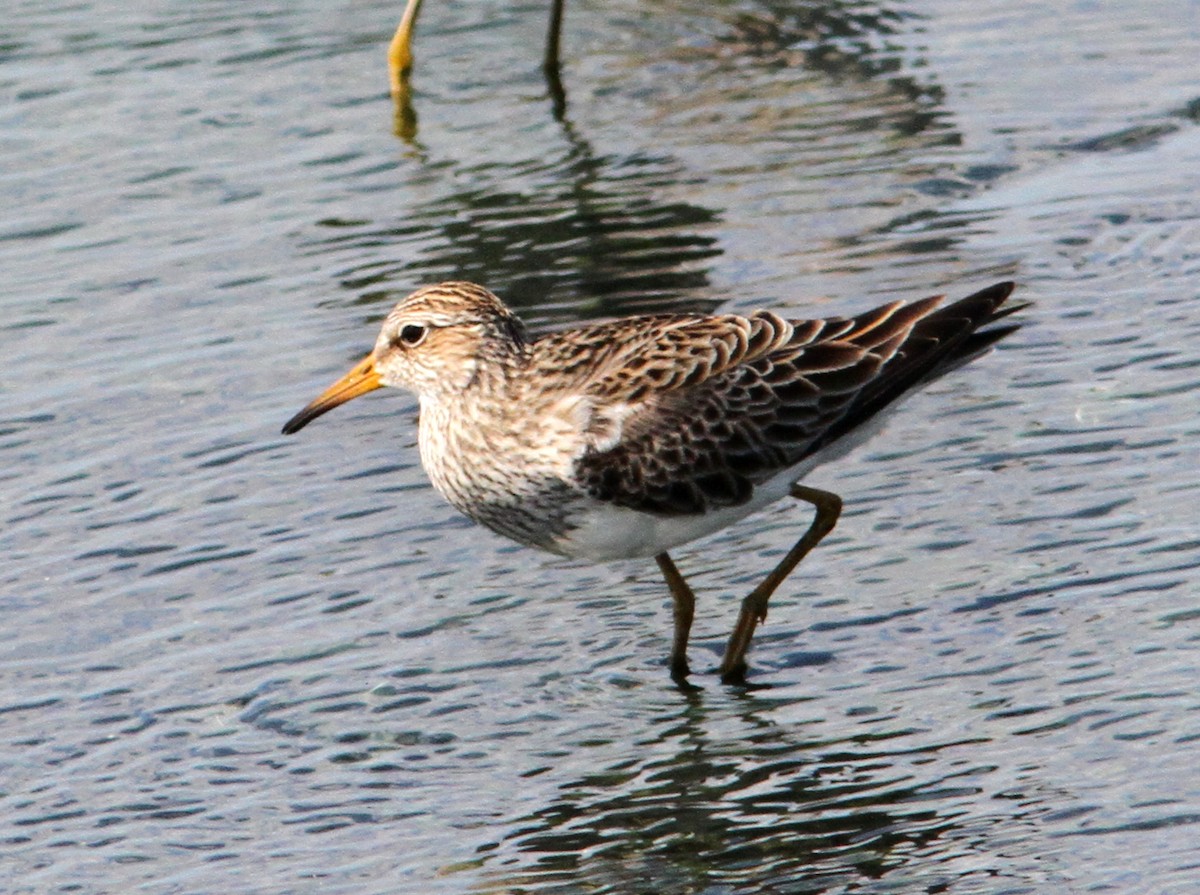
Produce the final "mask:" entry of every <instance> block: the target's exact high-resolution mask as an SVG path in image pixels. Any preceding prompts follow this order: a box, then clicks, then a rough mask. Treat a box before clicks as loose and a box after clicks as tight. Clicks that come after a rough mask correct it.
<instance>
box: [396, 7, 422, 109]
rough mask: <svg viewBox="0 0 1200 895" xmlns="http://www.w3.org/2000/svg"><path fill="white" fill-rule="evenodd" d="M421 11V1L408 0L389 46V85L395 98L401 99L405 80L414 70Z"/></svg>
mask: <svg viewBox="0 0 1200 895" xmlns="http://www.w3.org/2000/svg"><path fill="white" fill-rule="evenodd" d="M420 11H421V0H408V2H407V4H406V5H405V7H404V15H403V16H401V17H400V24H399V25H398V26H397V27H396V33H395V34H394V35H392V42H391V45H390V46H388V83H389V84H390V85H391V88H392V96H393V97H399V96H400V95H401V94H402V93H403V91H404V86H403V82H404V78H405V77H406V76H407V75H408V73H409V72H410V71H411V70H412V63H413V57H412V38H413V28H414V27H415V26H416V24H417V13H418V12H420Z"/></svg>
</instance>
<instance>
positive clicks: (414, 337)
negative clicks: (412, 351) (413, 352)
mask: <svg viewBox="0 0 1200 895" xmlns="http://www.w3.org/2000/svg"><path fill="white" fill-rule="evenodd" d="M427 332H428V330H427V329H426V328H425V327H423V326H419V325H418V324H416V323H408V324H405V325H404V326H403V327H401V328H400V336H399V342H400V344H401V345H404V346H405V347H406V348H415V347H416V346H417V345H420V344H421V343H422V342H423V341H425V334H426V333H427Z"/></svg>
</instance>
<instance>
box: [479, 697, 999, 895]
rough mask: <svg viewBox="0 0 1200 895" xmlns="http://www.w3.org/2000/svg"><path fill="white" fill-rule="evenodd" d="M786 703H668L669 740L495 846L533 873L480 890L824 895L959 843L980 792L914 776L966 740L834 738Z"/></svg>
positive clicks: (884, 731)
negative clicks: (967, 811)
mask: <svg viewBox="0 0 1200 895" xmlns="http://www.w3.org/2000/svg"><path fill="white" fill-rule="evenodd" d="M778 708H779V705H778V703H776V702H774V701H769V700H764V699H760V698H758V697H756V696H755V695H753V694H743V696H742V697H740V703H734V704H733V705H731V704H730V703H729V702H728V700H727V699H726V698H725V696H724V695H722V696H719V697H716V698H714V701H713V704H712V705H709V703H708V700H707V698H706V696H705V693H704V692H703V691H699V690H695V691H691V692H689V693H688V694H687V695H686V696H685V698H684V700H683V702H682V703H681V704H680V703H678V702H677V704H676V705H674V706H670V705H664V706H663V708H662V710H661V712H660V714H659V717H657V718H653V719H650V721H649V723H647V724H646V725H645V727H646V729H648V730H656V731H658V733H657V734H656V735H655V736H654V737H653V738H650V739H647V740H643V741H639V742H638V743H636V744H632V745H631V748H630V750H629V755H630V756H631V757H630V758H627V759H624V760H621V761H619V762H617V763H614V764H612V765H611V766H608V767H601V768H597V769H596V770H595V772H594V773H590V774H588V775H586V776H583V777H579V778H578V779H576V780H573V781H571V782H568V783H566V784H564V785H562V786H561V787H560V788H559V795H558V797H557V798H556V799H555V800H554V801H553V802H552V803H550V804H548V805H547V806H546V807H545V808H543V809H541V810H539V811H537V812H535V813H533V814H531V815H529V816H527V817H523V818H519V819H517V820H515V821H514V822H513V823H512V824H511V826H512V827H514V828H515V832H513V833H512V834H511V835H510V836H509V837H508V838H507V839H505V840H504V841H501V842H495V843H491V844H489V845H485V846H483V847H482V848H481V849H480V853H481V856H483V858H484V860H485V862H490V863H494V864H501V863H504V864H513V863H516V864H519V865H520V866H521V869H519V870H515V871H514V870H511V869H506V870H504V871H499V870H498V871H497V872H496V873H495V874H492V875H489V878H488V881H487V882H486V883H484V884H483V885H481V886H479V887H478V889H477V891H488V892H490V891H521V890H524V889H523V887H526V886H528V887H530V888H531V889H537V890H538V891H542V887H544V886H548V885H552V884H553V883H555V882H557V883H560V884H566V883H569V882H572V881H573V882H575V883H576V884H578V888H571V887H570V886H569V885H568V886H567V887H566V888H564V889H562V890H561V891H563V892H575V891H580V892H582V891H606V892H607V891H611V892H632V891H637V892H668V891H670V892H691V891H696V892H699V891H707V890H708V889H707V888H706V887H708V886H712V885H715V884H716V885H719V884H723V885H726V886H728V887H729V889H728V890H729V891H750V889H747V888H746V886H747V885H750V884H762V883H763V882H764V881H768V880H769V881H770V888H755V889H753V891H756V892H759V891H779V892H792V891H812V892H818V891H824V890H825V885H828V886H831V887H833V888H837V887H838V886H846V885H853V884H854V883H856V882H857V883H859V884H861V883H862V882H864V881H866V880H871V879H877V878H879V877H883V876H886V875H887V874H888V873H890V872H892V871H893V870H896V869H897V868H900V867H901V866H903V864H904V863H905V861H906V860H907V857H906V856H907V855H909V854H911V853H914V852H920V851H922V850H925V849H928V848H929V847H930V845H931V843H934V842H936V841H938V840H940V839H943V838H949V839H953V838H954V837H953V836H952V835H951V834H952V833H953V831H955V829H956V823H957V821H956V818H957V816H958V813H957V812H956V811H955V810H954V809H953V807H952V805H953V796H954V795H955V793H958V794H959V795H962V794H965V790H963V789H962V787H963V784H961V783H954V784H953V785H951V784H949V783H948V781H949V778H951V777H957V776H958V775H959V774H960V773H961V769H954V768H944V769H943V770H941V771H938V770H932V771H930V772H929V773H928V774H925V773H923V774H921V776H920V777H917V775H915V774H914V773H913V770H912V769H913V767H914V766H921V765H927V766H929V767H931V768H937V767H939V765H940V762H939V759H938V753H939V752H940V751H941V750H943V749H946V748H948V747H951V746H955V745H960V744H957V743H949V742H941V743H928V742H926V743H924V744H923V745H921V746H917V747H915V748H914V745H913V743H912V742H911V740H910V739H909V737H907V736H906V734H908V733H910V732H909V731H903V730H899V729H890V730H889V729H888V728H887V722H886V721H884V720H882V719H876V721H875V723H869V722H868V723H864V725H863V727H864V728H867V730H864V731H863V732H862V733H858V734H854V733H850V732H848V731H845V730H843V731H842V732H841V735H840V736H838V737H837V738H825V737H824V734H825V733H826V731H825V725H822V724H820V723H819V722H815V723H813V724H812V727H811V728H806V727H804V726H798V725H786V724H780V723H779V722H778V720H777V719H778ZM796 708H797V706H796V705H795V704H793V712H794V711H795V709H796ZM642 756H644V757H642ZM975 787H977V784H974V785H972V789H971V791H972V793H973V792H975ZM933 795H939V796H944V797H946V798H943V799H940V800H939V799H934V798H931V796H933ZM501 856H503V857H501ZM583 881H586V883H585V882H583ZM819 881H823V883H824V885H817V883H818V882H819ZM789 886H797V887H803V886H808V888H789ZM838 890H839V891H844V890H843V889H838ZM553 891H560V890H559V889H557V888H555V889H553ZM721 891H725V890H724V889H722V890H721Z"/></svg>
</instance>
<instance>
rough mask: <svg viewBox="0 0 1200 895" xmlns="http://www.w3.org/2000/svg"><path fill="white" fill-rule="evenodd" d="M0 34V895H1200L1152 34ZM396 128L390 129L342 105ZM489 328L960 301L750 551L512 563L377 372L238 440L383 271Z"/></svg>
mask: <svg viewBox="0 0 1200 895" xmlns="http://www.w3.org/2000/svg"><path fill="white" fill-rule="evenodd" d="M546 7H547V4H546V3H544V2H541V0H537V2H534V0H529V2H520V3H517V2H508V0H488V2H475V3H468V2H465V0H429V2H428V3H427V4H426V9H425V10H424V12H423V14H422V19H421V22H420V25H419V29H418V38H417V44H416V52H417V68H416V71H415V74H414V78H413V82H412V96H411V108H410V109H408V110H403V112H404V114H402V115H399V116H397V115H396V114H395V112H394V110H393V106H392V103H391V100H390V98H389V97H388V95H387V91H386V79H385V72H384V59H383V52H384V48H385V46H386V43H387V40H388V38H389V36H390V32H391V29H392V27H393V26H394V24H395V21H396V19H397V17H398V16H399V4H398V3H387V2H383V0H361V2H358V0H355V2H336V3H331V2H318V0H294V2H293V0H289V2H263V3H239V2H231V0H205V2H190V3H164V2H158V3H151V2H132V3H119V2H115V0H109V2H79V3H70V4H68V3H44V2H37V3H35V2H29V0H25V2H12V3H9V4H7V5H6V7H5V14H4V17H3V18H4V20H3V22H2V23H0V159H2V163H0V206H2V209H3V210H2V211H0V622H2V624H0V891H3V892H5V893H64V892H83V893H136V892H147V893H151V892H152V893H231V892H237V893H250V892H253V893H318V892H319V893H322V895H340V893H347V895H349V893H354V895H371V893H380V895H382V893H417V895H424V893H464V892H479V893H483V892H486V893H554V895H577V893H578V895H583V893H610V895H627V893H654V895H658V893H669V895H674V893H696V895H732V893H738V895H741V893H745V895H758V893H787V895H791V893H851V892H853V893H914V892H921V893H935V892H937V893H952V895H973V893H989V895H1000V893H1038V895H1040V893H1058V892H1105V893H1148V895H1185V893H1194V892H1197V891H1200V847H1198V846H1200V687H1198V683H1197V682H1198V681H1200V596H1198V590H1200V509H1198V507H1200V471H1198V470H1200V448H1198V444H1200V400H1198V399H1200V80H1198V79H1197V72H1198V71H1200V69H1198V67H1197V60H1198V59H1200V4H1198V3H1196V2H1187V0H1161V2H1153V0H1150V2H1139V3H1096V2H1075V3H1064V4H1045V3H1038V2H1033V0H997V2H995V3H991V4H967V3H961V2H956V0H928V2H916V0H912V2H885V3H865V2H862V3H860V2H847V3H838V2H822V3H815V2H814V3H782V2H771V0H737V2H717V3H715V2H712V0H705V2H700V0H606V2H599V0H569V2H568V7H567V17H566V30H565V34H564V59H565V64H564V67H563V72H562V74H563V84H564V87H565V91H566V104H565V109H563V110H562V114H561V115H556V107H555V103H554V100H553V97H552V95H551V92H550V91H549V90H548V87H547V83H546V81H545V79H544V78H543V77H542V75H541V72H540V69H539V63H540V59H541V42H542V33H543V29H544V22H545V16H546ZM398 127H399V129H400V130H401V131H402V132H403V134H404V136H403V137H401V136H397V134H396V133H395V131H396V130H397V128H398ZM451 277H456V278H457V277H465V278H470V279H475V280H479V281H482V282H484V283H486V284H487V285H488V286H490V287H491V288H493V289H494V290H496V291H497V292H499V293H500V294H501V295H503V296H504V297H505V298H506V299H507V300H509V301H510V303H511V304H512V305H513V306H514V307H517V308H518V309H519V310H520V311H521V313H522V314H523V315H524V316H525V317H526V318H527V320H528V321H530V322H531V323H532V324H534V325H562V324H566V323H569V322H572V321H577V320H581V319H590V318H596V317H601V316H605V315H611V314H620V313H630V312H633V311H642V310H646V309H659V310H661V309H677V310H678V309H688V310H698V309H702V310H710V309H715V308H722V309H739V310H749V309H752V308H755V307H759V306H769V307H773V308H776V309H778V310H782V311H784V312H787V313H790V314H793V315H795V316H803V315H806V314H831V313H846V312H853V311H858V310H863V309H865V308H867V307H870V306H872V305H874V304H877V303H879V302H882V301H884V300H886V299H891V298H894V297H903V298H916V297H920V296H923V295H926V294H930V293H933V292H942V291H947V292H951V293H965V292H966V291H967V290H970V289H974V288H976V287H981V286H984V285H987V284H988V283H990V282H993V281H996V280H999V279H1006V278H1014V279H1016V280H1018V281H1019V282H1020V283H1021V295H1022V296H1023V297H1025V298H1028V299H1032V300H1033V301H1034V302H1036V305H1035V306H1034V307H1033V308H1031V309H1030V310H1029V311H1027V312H1025V314H1024V316H1025V317H1026V318H1027V319H1028V321H1029V325H1028V326H1026V327H1025V328H1024V329H1023V330H1022V331H1021V332H1019V333H1018V334H1017V335H1015V336H1013V337H1011V338H1010V339H1008V340H1007V341H1006V342H1005V343H1004V344H1003V345H1002V346H1001V347H1000V349H999V350H998V351H996V352H995V353H993V354H992V355H990V356H988V357H986V358H983V359H981V360H979V361H978V362H976V363H974V364H973V365H971V366H970V367H969V368H966V369H964V370H962V371H959V372H958V373H956V374H955V375H954V376H952V377H950V378H948V379H946V380H943V381H942V382H940V383H938V384H937V385H936V386H934V387H932V388H930V389H928V390H927V391H925V392H923V393H922V394H920V395H918V396H916V397H914V398H913V399H912V400H910V401H909V402H908V403H907V404H906V406H905V407H904V408H903V410H902V411H901V412H900V413H898V414H897V415H896V416H895V417H894V418H893V419H892V421H891V423H890V425H889V427H888V428H887V429H886V431H885V432H884V434H883V435H882V436H880V437H879V438H877V439H876V440H875V441H873V442H871V443H870V444H868V445H866V446H864V447H863V448H861V449H860V450H858V451H857V452H856V453H855V454H853V455H851V456H850V457H848V458H846V459H845V460H843V461H840V462H839V463H838V464H836V465H832V466H828V467H825V468H822V469H820V470H818V471H817V472H816V473H815V474H814V475H813V476H812V477H811V478H810V480H809V481H810V482H811V483H812V484H814V485H817V486H820V487H826V488H831V489H835V490H837V491H839V492H840V493H841V494H842V495H843V497H844V498H845V500H846V512H845V515H844V516H843V519H842V521H841V524H840V525H839V527H838V528H837V530H836V531H835V532H834V533H833V534H832V535H831V536H830V537H829V538H828V539H827V541H826V542H825V543H824V544H822V545H821V547H820V548H819V549H818V550H817V551H816V552H815V553H814V554H813V555H812V556H811V557H810V558H809V559H808V560H807V561H806V562H805V563H804V564H803V565H802V566H801V568H800V570H798V572H797V573H796V574H795V575H794V576H793V577H792V578H791V579H790V580H789V582H788V583H787V584H786V585H785V586H784V588H783V589H781V591H780V592H779V593H778V594H777V595H776V597H775V599H774V600H773V603H772V612H771V616H770V619H769V622H768V624H767V625H766V626H765V627H764V628H763V629H762V630H761V631H760V634H759V636H758V638H757V640H756V644H755V649H754V650H753V652H752V654H751V662H752V673H751V679H752V681H753V682H754V683H755V684H757V685H760V686H758V687H756V688H752V689H733V688H727V687H723V686H721V685H720V684H719V683H718V682H717V680H716V678H715V677H714V676H713V675H712V674H711V671H712V669H713V667H714V666H715V664H716V661H717V659H718V657H719V653H720V650H721V647H722V645H723V640H724V637H725V636H726V634H727V632H728V630H729V628H730V626H731V624H732V621H733V618H734V615H735V614H736V607H737V603H738V600H739V599H740V597H741V596H742V595H743V594H744V593H745V592H746V591H747V590H748V588H749V587H751V586H752V583H753V582H754V580H755V579H756V577H757V576H758V575H760V574H761V573H762V572H763V570H765V568H767V567H768V566H769V565H770V564H771V563H772V562H773V561H774V560H775V558H776V557H777V556H778V554H779V553H780V552H781V551H783V550H785V549H787V547H789V546H790V545H791V543H792V542H793V541H794V539H795V538H796V537H797V536H798V535H799V534H800V533H801V532H802V531H803V528H804V526H806V525H807V522H808V518H809V516H808V510H807V508H806V507H804V506H799V505H792V504H788V503H782V504H779V505H777V506H775V507H774V508H772V509H770V510H769V511H767V512H765V513H763V514H762V515H760V516H758V517H755V518H753V519H751V520H748V521H747V522H745V523H743V524H742V525H739V526H737V527H736V528H734V529H731V530H729V531H727V532H724V533H721V534H720V535H718V536H714V537H713V538H711V539H709V540H708V541H705V542H701V543H699V544H697V545H694V546H691V547H688V548H685V549H682V550H680V551H679V552H678V554H677V556H676V559H677V561H678V562H679V564H680V566H681V567H682V568H683V570H684V571H685V573H687V574H689V575H691V576H693V582H694V584H695V586H696V588H697V590H698V593H699V611H698V616H697V622H696V628H695V633H694V643H693V647H692V664H693V667H694V668H695V669H696V671H697V674H696V675H695V676H694V681H695V682H696V683H697V684H698V685H699V686H700V687H701V689H699V690H697V691H695V692H690V693H685V692H681V691H680V690H679V689H677V688H675V687H674V686H672V684H671V683H670V681H669V679H668V677H667V674H666V670H665V668H664V665H663V658H664V656H665V653H666V651H667V647H668V641H669V634H670V607H669V601H668V599H667V597H666V594H665V590H664V588H663V585H662V583H661V581H660V580H659V579H658V575H657V570H656V569H655V568H654V567H653V564H652V563H646V562H632V561H631V562H626V563H613V564H610V565H603V566H589V565H586V564H579V563H571V562H566V561H563V560H560V559H556V558H554V557H550V556H547V555H544V554H540V553H536V552H532V551H529V550H526V549H524V548H520V547H516V546H514V545H511V544H508V543H506V542H504V541H502V540H500V539H499V538H497V537H494V536H492V535H491V534H489V533H487V532H485V531H482V530H480V529H477V528H473V527H471V526H470V525H469V524H468V523H466V522H465V521H464V520H463V519H461V518H460V517H458V516H457V515H456V514H455V512H454V511H453V510H452V509H451V508H450V507H449V506H447V505H446V504H445V503H444V502H443V501H442V500H441V499H440V498H439V497H438V495H437V494H436V493H434V492H433V491H432V490H431V488H430V486H429V485H428V483H427V481H426V478H425V476H424V474H423V473H422V471H421V469H420V464H419V460H418V457H417V453H416V449H415V445H414V442H415V430H414V426H413V418H414V415H415V404H414V402H413V400H412V399H411V398H410V397H409V396H407V395H404V394H400V393H387V394H383V393H380V394H377V395H372V396H369V397H367V398H363V399H360V400H359V401H356V402H354V403H353V404H351V405H348V406H346V407H344V408H340V409H339V410H337V411H335V412H334V413H332V414H330V415H329V416H327V417H325V418H322V419H321V420H320V421H318V422H317V423H315V424H314V425H312V426H310V427H309V428H308V429H306V430H305V431H304V432H303V433H301V434H300V435H298V436H295V437H292V438H284V437H283V436H281V435H280V434H279V428H280V426H281V425H282V423H283V422H284V421H285V420H286V419H287V418H288V417H289V416H290V415H291V414H292V413H293V412H295V411H296V410H297V409H298V408H299V407H300V406H301V405H303V404H304V403H305V402H307V401H308V400H309V399H310V398H311V397H313V396H314V395H315V394H316V393H317V392H318V391H319V390H320V389H322V388H323V387H324V386H325V385H326V384H327V383H328V382H329V381H330V380H332V379H333V378H334V377H335V376H337V375H339V374H340V373H341V372H342V371H343V370H345V369H346V368H347V367H348V365H349V364H350V363H352V362H353V361H355V360H357V359H358V358H359V357H360V356H361V355H362V354H363V352H365V351H366V350H367V349H368V348H369V347H370V345H371V344H372V341H373V339H374V335H375V329H376V326H377V323H378V321H379V320H380V318H381V316H382V315H383V314H384V313H385V312H386V311H387V309H388V308H389V307H390V306H391V304H392V303H393V302H394V301H396V300H397V299H398V298H400V297H402V296H403V295H404V294H406V293H407V292H408V291H410V290H411V289H412V288H414V287H415V286H417V285H420V284H423V283H428V282H431V281H436V280H439V279H445V278H451Z"/></svg>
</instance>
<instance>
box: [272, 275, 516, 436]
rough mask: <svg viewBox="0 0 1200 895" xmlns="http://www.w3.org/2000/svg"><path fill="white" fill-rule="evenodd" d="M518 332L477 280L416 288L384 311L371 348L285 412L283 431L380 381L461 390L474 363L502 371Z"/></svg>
mask: <svg viewBox="0 0 1200 895" xmlns="http://www.w3.org/2000/svg"><path fill="white" fill-rule="evenodd" d="M524 338H525V334H524V329H523V327H522V325H521V322H520V320H518V319H517V317H516V316H515V315H514V314H513V313H512V312H511V311H509V310H508V308H506V307H505V306H504V304H503V303H502V302H501V301H500V299H498V298H497V297H496V296H495V295H493V294H492V293H491V292H489V291H488V290H486V289H484V288H483V287H482V286H476V285H474V284H473V283H457V282H453V283H440V284H438V285H436V286H426V287H425V288H423V289H418V290H417V291H416V292H414V293H413V294H412V295H410V296H408V298H406V299H404V300H403V301H401V302H400V303H399V304H398V305H396V307H395V308H393V309H392V311H391V313H390V314H388V316H387V319H386V320H384V322H383V328H382V329H381V330H380V331H379V338H377V339H376V340H375V348H374V349H373V350H372V351H371V353H370V354H368V355H367V356H366V357H365V358H363V360H362V361H360V362H359V363H358V365H357V366H355V367H354V368H353V369H352V370H350V372H348V373H347V374H346V375H345V376H343V377H342V378H341V379H339V380H338V381H337V382H335V383H333V385H331V386H330V387H329V388H327V389H326V390H325V391H324V392H322V393H321V394H320V395H318V396H317V397H316V398H315V399H314V400H313V401H312V402H311V403H310V404H308V406H306V407H305V408H304V409H303V410H301V411H300V412H299V413H297V414H296V415H295V416H294V417H292V419H290V420H289V421H288V423H287V425H285V426H284V427H283V432H284V434H285V435H290V434H291V433H293V432H297V431H299V430H300V429H302V428H303V427H304V426H306V425H307V424H308V423H310V422H312V420H314V419H316V418H317V417H318V416H320V415H321V414H323V413H325V412H326V411H328V410H332V409H333V408H334V407H337V406H338V405H339V404H344V403H345V402H346V401H349V400H350V399H351V398H357V397H358V396H359V395H363V394H366V393H367V392H369V391H374V390H375V389H377V388H380V387H381V386H385V385H387V386H394V387H398V388H406V389H408V390H410V391H413V392H416V394H417V395H418V396H420V397H421V398H423V399H437V398H439V397H442V396H446V395H450V394H453V393H457V392H462V391H463V390H465V389H467V388H469V387H470V386H471V385H472V384H473V383H474V382H475V381H476V380H477V378H478V377H479V374H480V370H481V368H482V367H488V368H499V369H503V362H505V361H507V360H508V359H509V358H510V357H511V356H513V355H514V354H515V353H519V352H520V351H521V350H522V347H523V345H524ZM489 361H492V362H493V363H489ZM496 361H499V362H501V363H499V364H496V363H494V362H496Z"/></svg>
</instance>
